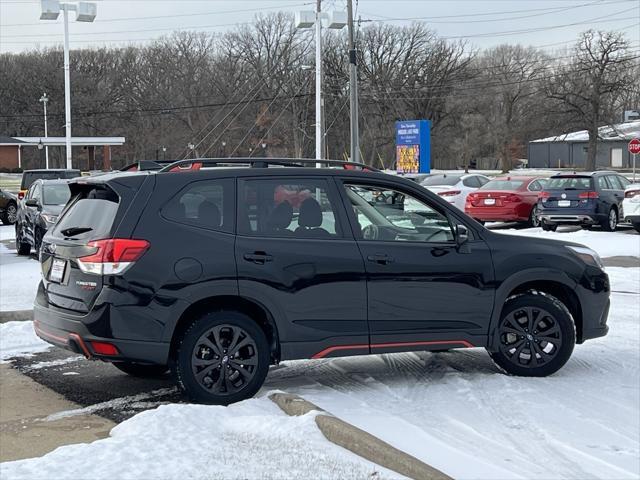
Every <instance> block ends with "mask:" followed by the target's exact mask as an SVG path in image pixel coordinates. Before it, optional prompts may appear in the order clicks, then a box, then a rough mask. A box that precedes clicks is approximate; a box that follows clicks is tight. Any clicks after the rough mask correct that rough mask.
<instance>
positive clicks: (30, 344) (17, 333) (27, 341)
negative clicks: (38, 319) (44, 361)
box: [0, 322, 51, 361]
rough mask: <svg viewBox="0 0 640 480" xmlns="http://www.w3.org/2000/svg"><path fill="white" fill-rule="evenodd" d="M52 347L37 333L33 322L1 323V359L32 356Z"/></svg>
mask: <svg viewBox="0 0 640 480" xmlns="http://www.w3.org/2000/svg"><path fill="white" fill-rule="evenodd" d="M49 348H51V345H49V344H48V343H46V342H45V341H43V340H40V338H39V337H38V336H37V335H36V332H35V331H34V330H33V322H7V323H0V361H4V360H6V359H8V358H14V357H23V356H31V355H32V354H34V353H37V352H44V351H45V350H47V349H49Z"/></svg>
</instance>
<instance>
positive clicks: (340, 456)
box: [0, 397, 399, 480]
mask: <svg viewBox="0 0 640 480" xmlns="http://www.w3.org/2000/svg"><path fill="white" fill-rule="evenodd" d="M0 477H1V478H2V479H3V480H17V479H28V480H32V479H35V478H55V479H58V480H63V479H72V480H76V479H79V478H83V479H84V478H91V479H95V480H102V479H109V480H114V479H115V480H125V479H142V478H153V479H198V480H199V479H246V478H260V479H265V480H266V479H274V480H281V479H283V478H288V479H298V478H299V479H338V478H339V479H354V480H355V479H367V478H376V479H384V478H399V476H398V475H397V474H395V473H393V472H389V471H388V470H385V469H381V468H380V467H378V466H377V465H374V464H371V463H370V462H368V461H366V460H364V459H362V458H360V457H358V456H356V455H354V454H352V453H351V452H349V451H347V450H344V449H342V448H341V447H338V446H336V445H334V444H332V443H330V442H329V441H327V440H326V439H325V438H324V436H323V435H322V433H321V432H320V431H319V430H318V428H317V426H316V424H315V421H314V415H313V414H308V415H305V416H302V417H288V416H286V415H285V414H284V413H283V412H282V411H281V410H280V409H279V408H278V407H277V406H276V405H275V404H274V403H273V402H271V401H270V400H269V399H268V398H266V397H262V398H256V399H251V400H247V401H245V402H242V403H239V404H235V405H231V406H230V407H216V406H205V405H163V406H161V407H158V408H157V409H155V410H148V411H146V412H143V413H140V414H138V415H136V416H135V417H133V418H132V419H130V420H127V421H126V422H123V423H121V424H120V425H118V426H116V427H115V428H114V429H113V430H111V435H110V437H109V438H106V439H104V440H97V441H95V442H93V443H89V444H77V445H68V446H65V447H60V448H58V449H56V450H55V451H53V452H51V453H49V454H47V455H45V456H43V457H40V458H34V459H28V460H20V461H16V462H5V463H2V464H0Z"/></svg>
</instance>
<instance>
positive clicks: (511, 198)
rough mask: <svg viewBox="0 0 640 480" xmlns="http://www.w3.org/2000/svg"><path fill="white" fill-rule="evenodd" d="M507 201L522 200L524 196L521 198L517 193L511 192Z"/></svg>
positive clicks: (515, 201) (516, 201)
mask: <svg viewBox="0 0 640 480" xmlns="http://www.w3.org/2000/svg"><path fill="white" fill-rule="evenodd" d="M505 201H507V202H513V203H518V202H521V201H522V198H520V195H516V194H515V193H510V194H509V195H507V197H506V198H505Z"/></svg>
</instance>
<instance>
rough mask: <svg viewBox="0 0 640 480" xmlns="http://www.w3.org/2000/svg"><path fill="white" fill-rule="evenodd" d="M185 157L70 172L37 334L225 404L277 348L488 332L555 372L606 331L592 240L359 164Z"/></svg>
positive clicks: (469, 344)
mask: <svg viewBox="0 0 640 480" xmlns="http://www.w3.org/2000/svg"><path fill="white" fill-rule="evenodd" d="M189 162H191V163H188V162H185V161H182V162H181V163H180V162H179V163H177V164H174V165H171V166H168V167H165V168H164V169H162V170H161V171H159V172H136V173H118V174H108V175H103V176H98V177H90V178H84V179H79V180H76V181H73V182H72V183H71V184H70V188H71V192H72V198H71V200H70V202H69V203H68V205H67V207H66V208H65V210H64V211H63V213H62V214H61V216H60V219H59V221H58V223H57V224H56V226H55V228H53V229H52V230H50V231H49V233H47V235H46V236H45V238H44V241H43V245H42V249H41V254H40V261H41V264H42V276H43V280H42V282H41V284H40V286H39V289H38V294H37V298H36V301H35V308H34V309H35V312H34V317H35V329H36V332H37V333H38V335H39V336H40V337H41V338H43V339H44V340H46V341H48V342H50V343H53V344H54V345H58V346H61V347H64V348H68V349H70V350H73V351H74V352H78V353H82V354H84V355H85V356H86V357H87V358H91V359H99V360H105V361H109V362H112V363H113V364H114V366H116V367H117V368H119V369H120V370H123V371H124V372H127V373H129V374H132V375H138V376H147V375H149V376H150V375H158V374H162V373H164V372H166V371H167V370H169V369H171V370H172V371H173V372H174V374H175V376H176V379H177V382H178V384H179V386H180V387H181V388H182V389H183V390H184V391H185V392H186V393H187V394H188V395H189V397H191V398H192V399H193V400H196V401H200V402H207V403H216V404H229V403H232V402H236V401H239V400H241V399H244V398H247V397H250V396H252V395H254V394H255V393H256V392H257V391H258V389H259V388H260V386H261V385H262V383H263V381H264V379H265V376H266V375H267V371H268V368H269V365H271V364H275V363H278V362H280V361H282V360H290V359H303V358H326V357H336V356H348V355H366V354H378V353H391V352H405V351H415V350H448V349H453V348H473V347H484V348H486V349H487V350H488V352H489V355H490V356H491V358H492V359H493V360H494V361H495V363H496V364H497V365H498V367H500V368H501V369H502V370H504V371H506V372H507V373H510V374H514V375H525V376H544V375H549V374H552V373H554V372H556V371H557V370H558V369H559V368H561V367H562V366H563V365H564V364H565V363H566V362H567V360H568V359H569V357H570V355H571V353H572V351H573V348H574V345H575V343H582V342H584V341H585V340H588V339H591V338H595V337H601V336H603V335H605V334H606V333H607V330H608V327H607V324H606V322H607V314H608V309H609V281H608V277H607V274H606V273H605V272H604V271H603V267H602V263H601V261H600V258H599V257H598V255H597V254H596V253H595V252H593V251H592V250H590V249H588V248H586V247H584V246H580V245H576V244H570V243H562V242H558V241H552V240H545V239H536V238H525V237H517V238H515V237H511V236H508V235H504V234H499V233H493V232H490V231H489V230H486V229H485V228H484V227H482V226H481V225H480V224H478V223H476V222H475V221H474V220H471V219H470V218H468V217H467V216H465V215H464V214H463V213H462V212H460V211H459V210H457V209H455V208H452V207H451V206H450V205H449V204H448V203H447V202H446V201H444V200H442V199H441V198H439V197H438V196H437V195H434V194H432V193H430V192H428V191H427V190H425V189H424V188H422V187H420V186H419V185H417V184H416V183H415V182H412V181H410V180H405V179H402V178H398V177H393V176H390V175H386V174H383V173H379V172H376V171H373V170H372V169H370V168H368V167H365V166H364V165H360V164H350V163H348V162H338V161H334V162H331V161H324V165H325V166H326V167H330V168H308V167H307V165H312V163H310V162H309V161H307V160H272V159H269V160H265V159H260V160H256V159H248V160H246V159H245V160H240V159H237V160H230V159H222V160H212V159H207V160H190V161H189ZM315 162H316V161H315V160H313V163H315ZM200 167H202V168H200ZM219 167H225V168H219ZM274 167H284V168H274Z"/></svg>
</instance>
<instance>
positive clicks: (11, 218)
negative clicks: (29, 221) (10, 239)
mask: <svg viewBox="0 0 640 480" xmlns="http://www.w3.org/2000/svg"><path fill="white" fill-rule="evenodd" d="M17 212H18V199H17V198H16V196H15V195H14V194H13V193H11V192H7V191H6V190H3V189H0V220H2V223H3V224H5V225H13V224H14V223H16V214H17Z"/></svg>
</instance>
